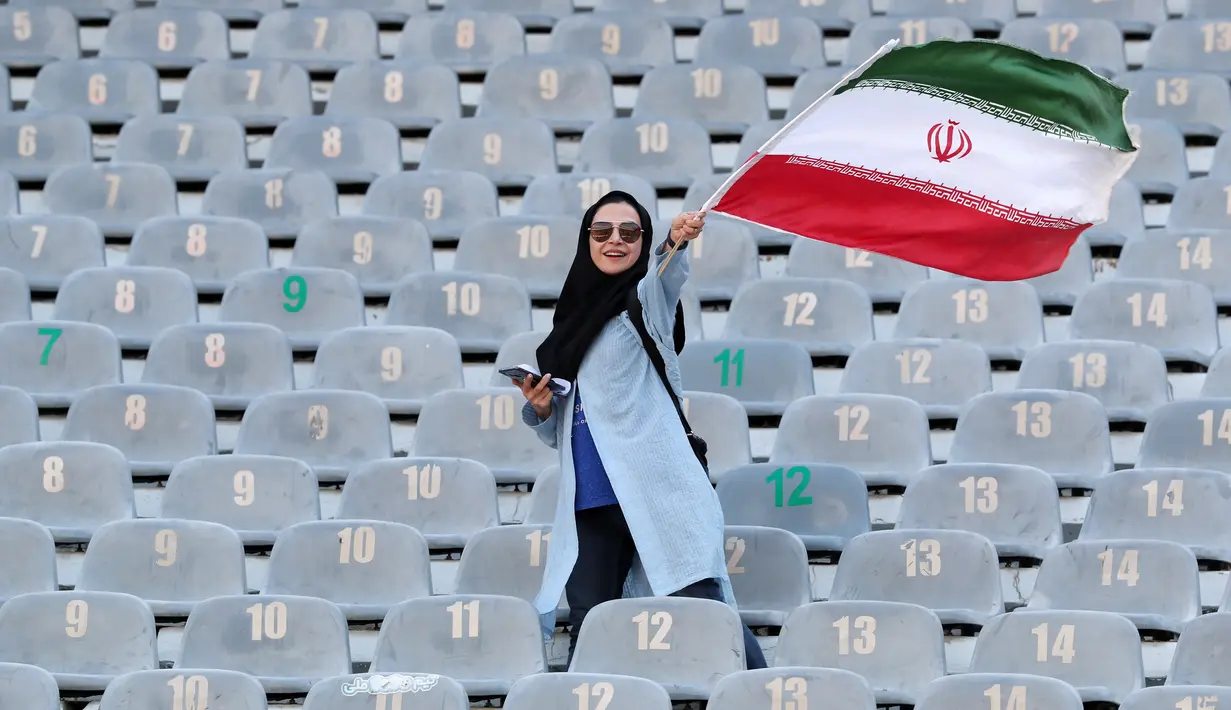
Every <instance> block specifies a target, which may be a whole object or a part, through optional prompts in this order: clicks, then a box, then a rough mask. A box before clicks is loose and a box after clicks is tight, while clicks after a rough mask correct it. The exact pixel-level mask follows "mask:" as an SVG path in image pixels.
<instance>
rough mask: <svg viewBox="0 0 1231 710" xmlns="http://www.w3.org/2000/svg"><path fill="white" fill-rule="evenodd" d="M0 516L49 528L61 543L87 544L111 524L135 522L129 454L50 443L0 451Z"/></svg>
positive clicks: (80, 444) (99, 446) (87, 445)
mask: <svg viewBox="0 0 1231 710" xmlns="http://www.w3.org/2000/svg"><path fill="white" fill-rule="evenodd" d="M0 475H2V476H3V479H4V491H5V493H4V495H3V496H0V515H3V516H4V517H8V518H24V519H27V520H33V521H35V522H37V523H39V524H41V525H45V526H46V527H47V528H49V529H50V530H51V533H52V535H53V536H54V537H55V538H56V539H57V540H59V541H61V542H85V541H88V540H89V539H90V537H91V536H92V535H93V533H94V531H95V530H96V529H97V528H99V527H100V526H102V525H103V524H105V523H108V522H111V521H112V520H124V519H128V518H133V517H136V510H135V508H134V503H133V486H132V474H131V473H130V472H129V468H128V462H127V461H126V460H125V459H124V454H122V453H120V452H119V451H118V450H116V449H114V448H112V447H110V446H105V445H103V444H91V443H86V442H70V441H46V442H35V443H28V444H13V445H9V446H5V447H3V448H0Z"/></svg>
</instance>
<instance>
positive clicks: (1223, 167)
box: [0, 117, 1231, 184]
mask: <svg viewBox="0 0 1231 710" xmlns="http://www.w3.org/2000/svg"><path fill="white" fill-rule="evenodd" d="M0 118H3V117H0ZM1138 160H1140V158H1138ZM1134 165H1136V163H1134ZM1184 174H1185V177H1187V175H1188V173H1187V171H1185V173H1184ZM1209 177H1217V178H1227V177H1231V135H1225V136H1224V137H1222V138H1219V139H1218V143H1217V144H1216V145H1215V146H1214V157H1213V159H1212V160H1211V162H1210V174H1209ZM1177 184H1183V183H1182V182H1180V183H1177Z"/></svg>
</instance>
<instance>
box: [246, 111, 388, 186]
mask: <svg viewBox="0 0 1231 710" xmlns="http://www.w3.org/2000/svg"><path fill="white" fill-rule="evenodd" d="M264 166H265V167H266V168H290V169H291V170H320V171H321V172H323V173H325V174H326V175H328V176H329V177H330V178H332V179H333V180H334V181H335V182H338V183H364V184H366V183H370V182H371V181H372V180H374V179H376V178H377V177H380V176H383V175H393V174H395V173H398V172H401V170H402V141H401V137H400V136H399V135H398V130H397V128H396V127H395V126H394V125H393V124H392V123H390V122H388V121H386V120H384V119H383V118H375V117H372V116H358V117H345V116H299V117H296V118H292V119H289V120H287V121H285V122H283V123H281V124H279V125H278V128H277V129H276V130H275V131H274V137H273V140H272V141H270V144H269V156H268V157H266V158H265V163H264Z"/></svg>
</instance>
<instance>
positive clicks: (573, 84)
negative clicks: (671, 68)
mask: <svg viewBox="0 0 1231 710" xmlns="http://www.w3.org/2000/svg"><path fill="white" fill-rule="evenodd" d="M565 1H566V2H568V1H569V0H565ZM477 115H478V116H480V117H483V118H534V119H539V120H542V121H544V122H545V123H546V124H547V125H549V126H551V127H552V128H554V129H556V130H564V131H582V130H585V128H586V127H587V126H589V125H590V124H591V123H593V122H594V121H601V120H604V119H608V118H611V117H612V116H614V115H615V103H614V99H613V98H612V87H611V73H610V72H608V71H607V67H606V66H605V65H604V64H603V63H602V62H600V61H599V60H597V59H591V58H588V57H575V56H569V55H563V54H534V55H522V56H515V57H509V58H508V59H505V60H503V61H501V62H499V63H497V64H495V65H493V66H492V67H491V69H489V70H488V72H487V77H486V79H484V81H483V97H482V99H481V100H480V102H479V107H478V113H477Z"/></svg>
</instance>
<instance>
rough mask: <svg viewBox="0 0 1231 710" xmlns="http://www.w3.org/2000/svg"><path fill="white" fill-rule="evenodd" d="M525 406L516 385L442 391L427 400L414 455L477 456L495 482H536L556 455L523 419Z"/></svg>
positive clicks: (417, 434)
mask: <svg viewBox="0 0 1231 710" xmlns="http://www.w3.org/2000/svg"><path fill="white" fill-rule="evenodd" d="M523 404H524V398H522V397H521V396H520V395H519V393H518V392H517V390H515V389H513V388H512V387H490V388H484V389H466V390H453V391H446V392H439V393H437V394H434V395H432V396H431V397H429V398H428V400H427V401H426V402H425V403H424V404H423V409H422V411H421V412H420V414H419V423H418V425H417V427H416V430H415V455H416V456H446V457H463V458H471V459H474V460H476V461H478V462H480V463H482V464H484V465H486V466H488V467H489V468H491V469H492V473H494V474H495V475H496V481H497V482H498V483H499V482H501V481H512V480H517V481H533V480H534V477H535V475H537V474H538V472H539V471H542V470H543V469H544V468H546V467H547V466H550V465H551V464H553V463H555V462H556V455H555V452H553V451H552V450H551V449H549V448H548V447H547V446H546V445H544V444H543V442H542V441H540V440H539V438H538V436H537V435H536V434H535V433H534V431H532V430H531V429H530V428H529V427H527V426H526V425H525V424H523V423H522V419H521V407H522V405H523Z"/></svg>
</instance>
